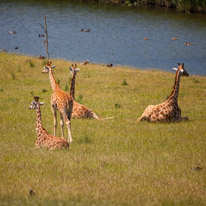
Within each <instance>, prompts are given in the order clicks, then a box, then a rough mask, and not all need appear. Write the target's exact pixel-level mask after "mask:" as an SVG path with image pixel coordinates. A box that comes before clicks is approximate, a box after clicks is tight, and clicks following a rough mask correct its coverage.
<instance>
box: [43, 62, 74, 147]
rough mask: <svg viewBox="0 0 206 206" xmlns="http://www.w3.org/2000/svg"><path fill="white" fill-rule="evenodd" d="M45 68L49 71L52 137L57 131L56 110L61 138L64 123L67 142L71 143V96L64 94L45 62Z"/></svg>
mask: <svg viewBox="0 0 206 206" xmlns="http://www.w3.org/2000/svg"><path fill="white" fill-rule="evenodd" d="M45 68H46V69H47V70H48V71H49V79H50V84H51V87H52V90H53V92H52V95H51V110H52V113H53V118H54V136H56V129H57V115H56V112H57V110H58V111H59V112H60V126H61V133H62V137H64V122H65V123H66V126H67V130H68V142H69V143H70V142H72V136H71V114H72V109H73V98H72V96H71V95H69V94H67V93H66V92H64V91H63V90H62V89H61V88H60V87H59V85H58V84H57V82H56V80H55V78H54V76H53V71H52V65H51V62H47V64H46V66H45Z"/></svg>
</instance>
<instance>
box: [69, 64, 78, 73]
mask: <svg viewBox="0 0 206 206" xmlns="http://www.w3.org/2000/svg"><path fill="white" fill-rule="evenodd" d="M69 70H70V72H71V74H72V75H76V74H77V72H78V71H79V68H77V65H76V64H72V66H71V67H69Z"/></svg>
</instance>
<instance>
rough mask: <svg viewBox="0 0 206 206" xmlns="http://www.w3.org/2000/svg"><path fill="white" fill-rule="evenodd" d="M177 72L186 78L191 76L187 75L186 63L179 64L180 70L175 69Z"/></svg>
mask: <svg viewBox="0 0 206 206" xmlns="http://www.w3.org/2000/svg"><path fill="white" fill-rule="evenodd" d="M173 69H174V70H175V71H178V72H180V75H181V76H186V77H188V76H189V74H188V73H187V71H186V69H185V68H184V63H182V65H181V64H180V63H178V68H173Z"/></svg>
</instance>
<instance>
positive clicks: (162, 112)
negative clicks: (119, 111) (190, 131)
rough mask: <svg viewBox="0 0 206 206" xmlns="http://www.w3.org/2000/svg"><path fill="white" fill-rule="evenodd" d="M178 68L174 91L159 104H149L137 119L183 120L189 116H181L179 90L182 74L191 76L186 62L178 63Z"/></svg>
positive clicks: (154, 120) (152, 120)
mask: <svg viewBox="0 0 206 206" xmlns="http://www.w3.org/2000/svg"><path fill="white" fill-rule="evenodd" d="M173 69H174V70H176V71H177V72H176V76H175V83H174V86H173V90H172V93H171V94H170V96H169V97H168V99H167V100H166V101H164V102H163V103H161V104H158V105H149V106H148V107H147V108H146V109H145V111H144V113H143V114H142V116H141V117H140V118H138V119H137V121H138V122H139V121H142V120H147V121H150V122H157V121H175V122H176V121H181V120H183V119H184V120H187V119H188V117H181V110H180V108H179V106H178V92H179V84H180V77H181V76H187V77H188V76H189V74H188V73H187V71H186V70H185V68H184V63H182V65H180V64H179V63H178V69H177V68H173Z"/></svg>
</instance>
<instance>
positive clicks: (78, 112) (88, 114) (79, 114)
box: [70, 64, 113, 120]
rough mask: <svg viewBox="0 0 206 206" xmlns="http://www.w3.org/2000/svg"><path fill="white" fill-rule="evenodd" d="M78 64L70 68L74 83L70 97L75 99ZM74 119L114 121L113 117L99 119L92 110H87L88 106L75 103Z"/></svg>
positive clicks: (72, 83) (72, 82)
mask: <svg viewBox="0 0 206 206" xmlns="http://www.w3.org/2000/svg"><path fill="white" fill-rule="evenodd" d="M76 67H77V65H76V64H74V65H73V64H72V67H70V71H71V73H72V81H71V87H70V95H71V96H72V97H73V99H74V95H75V78H76V75H77V72H78V71H79V69H78V68H76ZM72 118H73V119H81V118H87V119H89V118H91V119H92V118H93V119H96V120H106V119H113V117H107V118H99V117H98V116H97V115H96V114H95V113H94V112H93V111H92V110H91V109H89V108H87V107H86V106H84V105H82V104H80V103H78V102H76V101H75V100H74V101H73V111H72Z"/></svg>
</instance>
